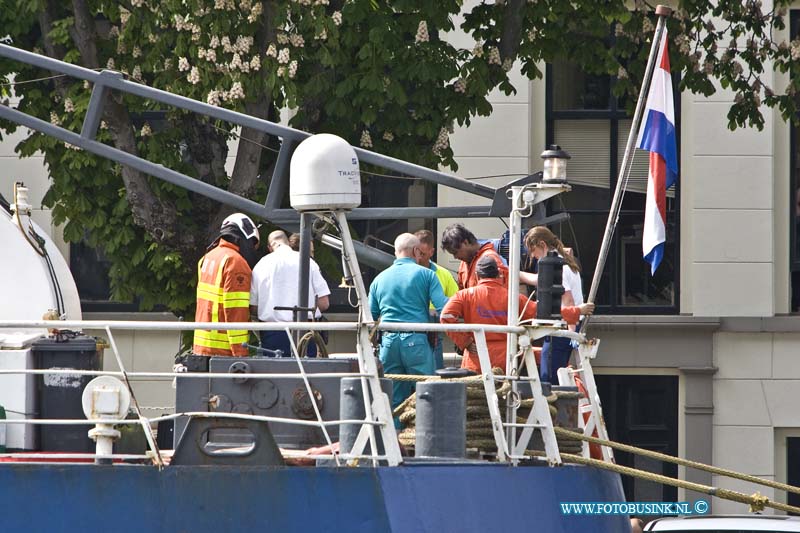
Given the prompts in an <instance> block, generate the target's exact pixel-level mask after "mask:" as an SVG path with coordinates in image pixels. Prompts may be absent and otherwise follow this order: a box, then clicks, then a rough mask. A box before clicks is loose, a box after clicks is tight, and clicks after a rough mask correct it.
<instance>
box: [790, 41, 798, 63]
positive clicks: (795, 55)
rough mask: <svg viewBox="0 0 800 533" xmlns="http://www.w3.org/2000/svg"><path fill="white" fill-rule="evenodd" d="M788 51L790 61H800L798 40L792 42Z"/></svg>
mask: <svg viewBox="0 0 800 533" xmlns="http://www.w3.org/2000/svg"><path fill="white" fill-rule="evenodd" d="M789 50H790V54H791V55H792V61H797V60H800V39H795V40H794V41H792V43H791V45H790V48H789Z"/></svg>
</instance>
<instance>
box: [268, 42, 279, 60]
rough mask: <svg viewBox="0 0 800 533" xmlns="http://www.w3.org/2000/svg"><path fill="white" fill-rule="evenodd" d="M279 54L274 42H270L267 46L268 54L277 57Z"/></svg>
mask: <svg viewBox="0 0 800 533" xmlns="http://www.w3.org/2000/svg"><path fill="white" fill-rule="evenodd" d="M277 55H278V50H277V49H276V48H275V44H274V43H270V45H269V47H268V48H267V56H269V57H275V56H277Z"/></svg>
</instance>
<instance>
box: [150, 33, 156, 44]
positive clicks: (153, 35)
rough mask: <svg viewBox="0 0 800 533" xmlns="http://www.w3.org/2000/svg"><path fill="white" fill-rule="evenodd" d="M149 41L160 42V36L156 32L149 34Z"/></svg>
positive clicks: (152, 42)
mask: <svg viewBox="0 0 800 533" xmlns="http://www.w3.org/2000/svg"><path fill="white" fill-rule="evenodd" d="M147 42H149V43H150V44H156V43H157V42H158V37H156V34H155V33H150V34H148V35H147Z"/></svg>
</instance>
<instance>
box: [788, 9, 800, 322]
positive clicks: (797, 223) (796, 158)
mask: <svg viewBox="0 0 800 533" xmlns="http://www.w3.org/2000/svg"><path fill="white" fill-rule="evenodd" d="M789 30H790V33H791V36H792V39H796V38H797V37H798V35H800V11H798V10H792V12H791V19H790V25H789ZM796 75H797V73H796V72H793V73H792V76H796ZM790 135H791V141H790V142H791V145H792V151H791V155H790V156H789V158H790V165H791V176H790V177H789V184H790V189H789V190H790V191H791V194H789V220H790V223H791V226H790V228H789V235H790V241H789V242H790V243H791V245H790V247H789V250H790V251H789V272H791V276H792V278H791V287H792V288H791V291H792V294H791V303H790V305H791V308H790V311H791V312H792V313H796V312H798V311H800V131H798V127H797V126H796V125H794V124H793V125H792V129H791V134H790Z"/></svg>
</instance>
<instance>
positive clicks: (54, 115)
mask: <svg viewBox="0 0 800 533" xmlns="http://www.w3.org/2000/svg"><path fill="white" fill-rule="evenodd" d="M50 124H52V125H53V126H60V125H61V119H60V118H59V117H58V113H56V112H55V111H50Z"/></svg>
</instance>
